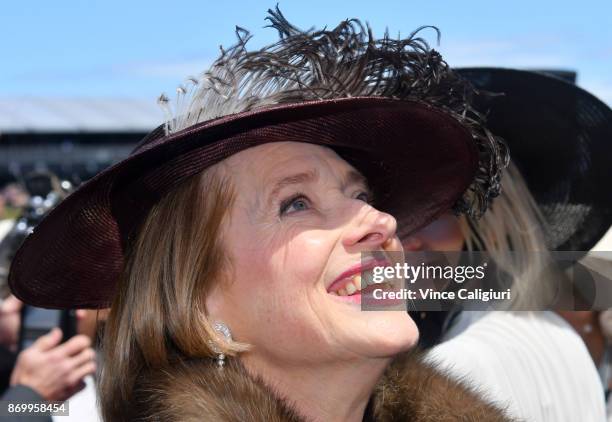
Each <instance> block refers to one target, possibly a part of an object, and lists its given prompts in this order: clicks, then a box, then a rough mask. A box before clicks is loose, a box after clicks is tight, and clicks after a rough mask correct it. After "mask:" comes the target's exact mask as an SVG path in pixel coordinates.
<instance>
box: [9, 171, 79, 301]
mask: <svg viewBox="0 0 612 422" xmlns="http://www.w3.org/2000/svg"><path fill="white" fill-rule="evenodd" d="M23 184H24V186H25V188H26V190H27V191H28V194H29V196H30V197H29V200H28V203H27V204H26V206H25V207H24V208H23V210H22V211H21V214H20V216H19V217H18V218H17V220H16V221H15V224H14V225H13V228H12V229H11V230H10V231H9V232H8V233H7V235H6V236H5V237H4V238H3V239H1V240H0V297H2V298H4V297H6V296H7V295H8V293H9V291H8V284H7V276H8V270H9V267H10V264H11V261H12V260H13V256H14V255H15V252H16V251H17V249H18V248H19V246H20V245H21V243H22V242H23V240H24V239H25V238H26V236H27V235H28V234H29V233H31V232H32V230H33V229H34V227H36V225H37V224H38V222H39V221H40V220H41V219H42V218H43V216H44V215H45V214H46V213H47V212H49V210H51V208H53V207H54V206H55V205H56V204H58V203H59V202H60V201H61V200H62V199H63V198H64V197H65V196H66V195H67V193H68V192H69V191H70V190H71V189H72V184H70V183H67V182H60V180H59V179H58V178H57V176H55V175H54V174H53V173H50V172H32V173H30V174H28V175H27V176H26V177H25V178H24V181H23Z"/></svg>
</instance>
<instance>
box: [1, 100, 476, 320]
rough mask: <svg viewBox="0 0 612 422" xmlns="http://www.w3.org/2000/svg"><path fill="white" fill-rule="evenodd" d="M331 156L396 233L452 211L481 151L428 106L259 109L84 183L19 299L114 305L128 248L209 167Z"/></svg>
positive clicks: (23, 262)
mask: <svg viewBox="0 0 612 422" xmlns="http://www.w3.org/2000/svg"><path fill="white" fill-rule="evenodd" d="M277 141H294V142H308V143H313V144H318V145H324V146H328V147H331V148H332V149H334V150H335V151H336V152H337V153H338V154H340V155H341V156H342V157H344V158H345V159H347V160H348V161H349V162H350V163H352V164H353V165H354V166H355V167H356V168H357V169H358V170H360V171H361V172H363V173H364V175H365V176H366V177H367V178H368V180H369V182H370V184H371V187H372V189H373V191H374V194H375V201H377V203H378V205H376V206H377V207H378V208H381V209H383V210H385V211H387V212H390V213H392V214H393V215H395V216H396V218H397V219H398V226H399V228H400V233H403V234H406V233H409V232H411V231H412V230H414V229H416V228H417V227H420V226H422V225H424V224H426V223H428V222H429V221H431V220H432V219H434V218H436V217H437V216H438V215H439V214H440V213H442V212H444V211H447V210H448V209H450V208H451V207H452V206H453V205H454V204H455V203H456V202H457V201H458V200H459V199H460V198H461V197H462V195H463V194H464V192H465V191H466V189H467V188H468V186H469V185H470V184H471V183H472V181H473V179H474V176H475V174H476V170H477V165H478V151H477V149H476V146H475V143H474V141H473V139H472V135H471V132H470V131H469V130H468V129H467V128H466V127H465V126H464V125H463V124H462V123H460V122H459V121H458V120H457V119H456V118H455V117H453V116H451V115H450V114H449V113H446V112H444V111H442V110H440V109H437V108H435V107H432V106H430V105H427V104H425V103H422V102H417V101H403V100H393V99H386V98H380V97H378V98H376V97H369V98H368V97H365V98H345V99H335V100H319V101H309V102H303V103H296V104H285V105H279V106H272V107H269V108H262V109H258V110H255V111H250V112H244V113H239V114H234V115H230V116H226V117H223V118H219V119H215V120H212V121H207V122H203V123H200V124H197V125H195V126H193V127H190V128H187V129H185V130H182V131H180V132H177V133H174V134H171V135H165V133H164V130H163V127H159V128H157V129H156V130H155V131H153V132H152V133H151V134H149V135H148V136H147V137H146V138H145V139H144V140H143V142H141V143H140V144H139V145H138V146H137V147H136V149H135V150H134V151H133V152H132V154H131V155H130V156H129V157H128V158H127V159H125V160H123V161H121V162H120V163H118V164H116V165H115V166H113V167H111V168H109V169H107V170H105V171H103V172H102V173H100V174H98V175H97V176H96V177H94V178H93V179H91V180H90V181H88V182H87V183H85V184H83V185H82V186H81V187H80V188H79V189H77V190H76V191H75V192H74V193H72V194H71V195H70V196H69V197H68V198H67V199H65V200H64V201H63V202H62V203H60V204H59V205H58V206H57V207H56V208H55V209H53V210H52V211H51V212H50V213H49V215H47V216H46V217H45V218H44V219H43V220H42V222H41V223H40V224H39V225H38V226H37V227H36V228H35V230H34V232H33V233H32V234H31V235H29V236H28V237H27V238H26V240H25V242H24V244H23V245H22V246H21V248H20V249H19V251H18V252H17V254H16V256H15V258H14V260H13V263H12V266H11V271H10V275H9V284H10V287H11V289H12V290H13V292H14V293H15V295H16V296H17V297H18V298H20V299H21V300H23V301H24V302H26V303H29V304H32V305H35V306H40V307H49V308H103V307H107V306H109V305H110V303H111V300H112V298H113V294H114V292H115V289H116V283H117V279H118V276H119V274H120V271H121V269H122V265H123V262H124V251H125V248H126V246H127V245H128V243H129V241H130V239H131V238H132V237H133V236H135V234H136V229H137V228H138V226H139V223H140V222H141V221H142V219H143V217H144V216H145V215H146V213H147V212H148V210H149V209H150V208H151V206H152V205H153V204H155V203H156V202H157V201H158V200H159V199H160V198H161V197H162V196H163V195H164V193H166V192H168V191H169V190H171V189H173V188H174V187H176V186H177V185H179V184H180V183H182V182H183V181H185V180H186V179H187V178H189V177H191V176H194V175H197V174H198V173H200V172H202V171H203V170H205V169H206V168H207V167H209V166H211V165H213V164H215V163H217V162H219V161H221V160H223V159H224V158H226V157H228V156H230V155H232V154H235V153H236V152H239V151H241V150H244V149H246V148H249V147H253V146H256V145H260V144H264V143H268V142H277Z"/></svg>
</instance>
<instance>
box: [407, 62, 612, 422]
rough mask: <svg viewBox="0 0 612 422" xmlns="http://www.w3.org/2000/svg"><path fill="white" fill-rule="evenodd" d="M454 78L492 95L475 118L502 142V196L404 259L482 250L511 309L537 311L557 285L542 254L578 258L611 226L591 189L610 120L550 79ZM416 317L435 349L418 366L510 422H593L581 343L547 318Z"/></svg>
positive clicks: (439, 230) (593, 380) (411, 244)
mask: <svg viewBox="0 0 612 422" xmlns="http://www.w3.org/2000/svg"><path fill="white" fill-rule="evenodd" d="M461 73H462V74H464V75H465V76H467V77H468V78H469V79H470V80H472V81H473V82H474V84H475V85H476V86H478V87H479V88H482V89H485V90H487V91H495V92H503V93H504V96H502V97H499V98H498V99H497V102H496V103H494V104H493V105H489V108H488V109H486V110H483V112H487V114H488V116H489V119H488V124H489V127H490V128H491V129H492V130H494V131H495V133H498V134H501V135H502V136H503V137H504V139H505V140H506V142H507V144H508V147H509V150H510V151H511V153H512V156H513V162H511V163H510V165H509V167H508V168H507V170H506V172H505V173H504V176H503V179H502V185H503V192H502V194H501V195H500V196H499V197H498V198H497V199H496V200H495V202H494V203H493V204H492V207H491V209H490V210H489V211H488V212H487V213H486V214H485V215H484V216H483V218H482V219H480V220H479V221H474V220H470V219H465V218H462V219H457V218H455V217H454V216H452V215H447V216H445V217H443V218H441V219H439V220H438V221H436V222H434V223H432V224H430V225H429V226H427V227H425V228H423V229H421V230H419V231H418V232H416V233H414V234H413V235H411V236H409V237H408V238H407V239H406V240H405V242H404V248H405V250H406V251H421V250H438V251H461V250H462V249H464V248H465V249H467V250H470V251H471V250H479V251H486V252H487V254H488V256H489V257H490V258H491V260H492V261H494V262H495V264H496V265H497V267H499V268H501V269H502V270H503V271H504V272H505V273H507V274H508V275H509V276H510V279H511V280H512V284H513V290H514V293H515V295H516V297H517V298H518V300H517V301H515V303H514V304H513V305H514V307H515V308H514V309H520V310H530V311H533V310H535V311H538V310H541V309H544V308H543V307H541V306H540V307H538V306H534V304H535V303H538V302H541V300H540V299H541V298H542V297H551V295H550V292H551V291H555V290H556V289H557V288H558V287H559V284H558V283H559V279H558V278H551V279H548V280H547V279H544V278H543V277H542V275H543V274H545V273H546V272H545V271H544V270H545V265H547V259H548V256H549V254H550V253H549V251H554V250H561V251H566V250H573V251H575V252H574V257H576V258H578V257H579V256H581V255H583V254H585V253H586V251H588V250H589V249H591V248H592V247H593V246H594V245H595V243H596V242H597V241H598V240H599V239H600V237H601V236H602V235H603V233H605V231H606V230H607V229H608V228H609V227H610V224H612V212H611V211H612V203H611V198H612V195H610V193H609V186H608V185H607V184H605V183H602V180H608V179H610V178H611V177H612V170H611V167H610V165H609V160H610V157H611V155H610V153H609V152H608V150H609V139H610V137H611V136H612V110H610V108H609V107H607V106H606V105H605V104H603V103H602V102H601V101H599V100H598V99H596V98H595V97H593V96H592V95H590V94H589V93H587V92H585V91H583V90H582V89H580V88H578V87H576V86H575V85H573V84H571V83H567V82H564V81H561V80H558V79H556V78H553V77H551V76H546V75H542V74H536V73H533V72H526V71H518V70H512V69H490V68H489V69H487V68H483V69H478V68H474V69H464V70H462V71H461ZM549 163H555V165H554V166H551V165H550V164H549ZM517 167H520V171H519V169H518V168H517ZM523 175H524V176H525V177H523ZM532 192H533V195H532ZM578 281H580V280H578ZM577 287H578V288H581V287H584V286H580V285H579V284H578V285H577ZM548 304H549V305H550V304H551V303H550V302H549V303H548ZM570 309H571V308H570ZM418 317H419V318H420V317H421V316H420V315H418ZM423 317H424V319H423V320H422V321H418V322H419V325H420V328H421V329H422V327H424V326H427V329H426V330H427V331H428V334H429V335H428V336H426V338H425V339H426V340H429V342H430V343H433V342H434V339H433V338H434V337H438V338H436V339H435V340H436V341H441V343H440V344H439V345H438V346H436V347H434V348H433V349H432V351H431V353H430V359H431V360H432V361H434V362H436V363H438V364H443V365H445V366H446V367H447V368H448V369H449V371H450V372H451V373H452V374H453V376H455V377H456V378H458V379H464V380H465V379H468V380H471V381H472V382H474V383H475V384H477V385H479V386H480V388H481V389H483V390H485V391H487V392H488V393H489V397H490V398H491V399H493V400H494V401H495V402H496V403H498V404H499V405H501V406H507V408H508V411H509V413H510V414H511V415H513V416H514V417H517V418H519V419H521V420H538V421H562V420H563V421H574V420H589V421H591V420H593V421H596V420H604V418H605V413H604V401H603V391H604V389H603V388H602V385H601V382H600V380H599V379H598V375H597V371H596V369H595V367H594V365H593V362H592V361H591V359H590V356H589V353H588V351H587V349H586V348H585V345H584V343H583V342H582V340H581V338H580V337H579V336H578V335H577V333H576V332H575V331H574V330H573V329H572V327H571V326H570V325H569V324H568V323H567V322H566V321H564V320H563V319H562V318H561V317H560V316H559V315H558V314H556V313H554V312H551V311H546V312H487V313H485V312H453V313H451V314H450V315H446V318H440V315H439V314H438V315H435V314H429V315H428V314H424V315H423ZM436 320H441V321H439V322H438V323H437V324H436V323H435V321H436ZM436 328H437V330H436ZM436 332H437V336H436V335H435V333H436ZM440 332H441V334H440ZM432 333H434V335H432Z"/></svg>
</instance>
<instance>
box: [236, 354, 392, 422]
mask: <svg viewBox="0 0 612 422" xmlns="http://www.w3.org/2000/svg"><path fill="white" fill-rule="evenodd" d="M242 361H243V363H244V366H245V367H246V369H247V370H248V371H249V373H251V374H253V375H256V376H260V377H261V378H262V380H263V381H264V382H265V383H266V384H267V385H268V386H270V387H271V388H272V389H273V390H274V391H276V392H277V394H278V396H279V397H280V398H283V399H284V400H286V401H287V402H288V403H289V404H290V405H292V406H293V407H294V408H295V410H296V411H297V412H299V413H300V414H301V415H302V416H304V417H306V418H307V419H308V420H313V421H330V420H334V421H336V420H342V421H347V422H357V421H359V422H361V421H362V420H363V416H364V412H365V408H366V406H367V404H368V400H369V398H370V396H371V395H372V392H373V390H374V387H375V386H376V383H377V382H378V380H379V379H380V377H381V376H382V374H383V372H384V370H385V368H386V367H387V365H388V364H389V362H390V359H389V358H380V359H367V360H360V361H351V362H341V363H330V364H328V365H321V364H302V365H299V364H295V363H293V364H291V365H278V364H274V362H270V361H269V360H266V359H265V358H262V357H261V356H254V355H252V354H251V353H246V354H245V355H244V356H243V357H242Z"/></svg>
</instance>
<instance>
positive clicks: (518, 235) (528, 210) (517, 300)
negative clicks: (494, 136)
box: [461, 161, 552, 309]
mask: <svg viewBox="0 0 612 422" xmlns="http://www.w3.org/2000/svg"><path fill="white" fill-rule="evenodd" d="M501 184H502V187H503V188H502V193H501V195H500V196H499V197H497V198H496V199H495V201H493V204H492V205H491V207H490V209H489V210H488V211H487V212H486V213H484V215H483V216H482V218H481V219H479V220H474V219H461V230H462V232H463V235H464V238H465V240H466V246H467V249H468V251H474V250H480V251H486V252H487V254H488V255H489V256H490V258H491V259H492V260H493V261H494V262H495V264H496V265H497V267H498V268H499V269H500V270H501V271H503V272H505V273H506V274H508V275H509V276H510V278H511V281H512V290H513V295H512V296H513V301H512V304H511V309H535V308H537V307H538V306H539V304H541V303H542V302H543V301H545V300H546V299H547V298H549V297H550V296H549V295H550V294H551V288H552V286H551V283H550V282H549V281H548V278H547V277H548V276H547V275H546V274H547V273H546V272H545V271H544V270H545V269H546V268H547V263H548V262H549V261H548V253H547V247H546V239H545V235H544V230H545V227H546V222H545V219H544V217H543V216H542V213H541V212H540V210H539V208H538V205H537V204H536V202H535V200H534V198H533V196H532V195H531V192H530V191H529V189H528V188H527V184H526V183H525V180H524V179H523V176H522V175H521V173H520V171H519V170H518V168H517V167H516V166H515V165H514V163H512V161H511V162H510V164H509V165H508V167H507V169H506V171H505V172H504V175H503V177H502V182H501Z"/></svg>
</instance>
